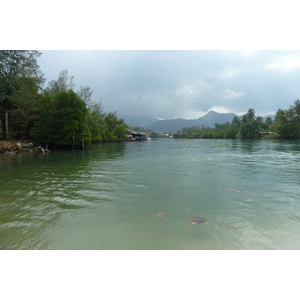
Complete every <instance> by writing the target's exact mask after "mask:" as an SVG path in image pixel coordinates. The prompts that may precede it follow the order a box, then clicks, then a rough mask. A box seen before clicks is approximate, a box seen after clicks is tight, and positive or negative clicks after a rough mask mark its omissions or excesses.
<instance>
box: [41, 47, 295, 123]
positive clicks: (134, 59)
mask: <svg viewBox="0 0 300 300" xmlns="http://www.w3.org/2000/svg"><path fill="white" fill-rule="evenodd" d="M39 64H40V67H41V70H42V72H44V74H45V78H46V79H47V81H50V80H52V79H56V78H57V77H58V75H59V73H60V71H62V70H65V69H67V70H68V73H69V75H70V76H74V82H75V84H76V88H77V89H79V87H80V86H89V87H90V88H91V89H92V90H93V97H92V100H93V101H95V102H98V101H100V100H101V99H102V104H103V106H104V109H105V111H118V113H121V114H127V115H133V116H140V115H144V116H151V117H157V118H198V117H200V116H202V115H204V114H205V113H206V112H208V111H209V110H211V109H212V110H215V111H217V112H233V113H236V114H243V113H245V112H247V110H248V108H253V109H254V110H255V111H256V113H257V114H258V115H267V114H269V113H275V112H276V110H277V109H278V108H282V109H287V108H288V107H289V106H290V105H291V104H293V102H294V100H296V99H298V98H299V99H300V84H299V79H300V51H275V50H273V51H266V50H264V51H247V50H246V51H227V50H215V51H209V50H199V51H184V50H181V51H174V50H171V51H166V50H158V51H146V50H144V51H120V50H119V51H109V50H95V51H87V50H82V51H76V50H72V51H67V50H62V51H57V50H49V51H42V56H41V58H40V59H39Z"/></svg>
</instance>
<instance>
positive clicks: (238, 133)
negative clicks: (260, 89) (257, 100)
mask: <svg viewBox="0 0 300 300" xmlns="http://www.w3.org/2000/svg"><path fill="white" fill-rule="evenodd" d="M268 122H269V123H271V122H270V120H268ZM263 129H264V130H268V129H269V125H268V124H267V123H265V122H263V119H262V117H260V116H256V115H255V111H254V109H252V108H250V109H249V110H248V112H247V113H246V114H245V115H243V116H241V117H238V116H235V117H234V118H233V119H232V122H231V123H229V122H227V123H224V124H218V123H217V124H215V127H214V128H211V127H201V128H200V127H196V126H194V127H189V128H183V129H182V130H180V131H178V132H177V133H176V134H174V137H175V138H200V137H201V138H204V139H234V138H242V139H253V138H257V137H258V136H259V134H258V133H259V132H260V131H261V130H263Z"/></svg>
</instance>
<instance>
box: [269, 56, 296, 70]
mask: <svg viewBox="0 0 300 300" xmlns="http://www.w3.org/2000/svg"><path fill="white" fill-rule="evenodd" d="M299 66H300V57H298V56H288V57H285V58H283V59H282V61H281V62H279V63H271V64H267V67H268V68H269V69H273V70H282V71H289V70H292V69H295V68H297V67H299Z"/></svg>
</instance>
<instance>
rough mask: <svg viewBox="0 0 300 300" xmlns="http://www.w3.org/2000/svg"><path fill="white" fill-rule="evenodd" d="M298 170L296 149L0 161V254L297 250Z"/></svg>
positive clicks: (162, 150) (128, 151) (120, 150)
mask: <svg viewBox="0 0 300 300" xmlns="http://www.w3.org/2000/svg"><path fill="white" fill-rule="evenodd" d="M299 162H300V144H299V142H297V141H241V140H171V139H161V140H153V141H149V142H132V143H120V144H118V143H108V144H98V145H92V146H91V147H90V148H88V149H86V150H84V151H53V152H51V153H48V154H38V153H26V154H23V155H20V156H14V157H8V156H6V157H3V156H2V157H0V167H1V170H2V172H1V175H0V184H1V194H0V197H1V198H0V249H299V248H300V233H299V230H298V228H299V223H300V209H299V208H300V207H299V205H300V203H299V201H300V198H299V193H300V188H299V184H300V165H299ZM195 217H199V218H198V219H197V218H195ZM193 218H194V220H200V218H203V220H204V218H205V220H206V219H207V222H199V223H197V222H194V223H193V222H192V220H193ZM189 225H190V226H189Z"/></svg>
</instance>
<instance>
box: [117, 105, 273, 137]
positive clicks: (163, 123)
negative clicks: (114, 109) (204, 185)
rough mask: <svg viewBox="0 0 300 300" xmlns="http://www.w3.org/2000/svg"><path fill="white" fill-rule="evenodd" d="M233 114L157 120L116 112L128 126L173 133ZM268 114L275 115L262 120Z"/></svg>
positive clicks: (222, 120)
mask: <svg viewBox="0 0 300 300" xmlns="http://www.w3.org/2000/svg"><path fill="white" fill-rule="evenodd" d="M235 116H238V115H236V114H234V113H218V112H216V111H214V110H210V111H209V112H208V113H207V114H205V115H204V116H202V117H200V118H198V119H183V118H178V119H165V120H157V119H156V118H154V117H137V116H135V117H132V116H128V115H123V114H118V117H120V118H123V119H124V120H125V123H126V124H128V126H131V127H146V128H149V129H152V130H154V131H156V132H162V133H175V132H177V131H178V130H180V129H182V128H185V127H192V126H205V127H214V126H215V124H216V123H219V124H224V123H227V122H229V123H231V121H232V118H233V117H235ZM268 116H271V117H273V118H274V117H275V115H267V116H264V117H263V118H264V120H265V118H266V117H268Z"/></svg>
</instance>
